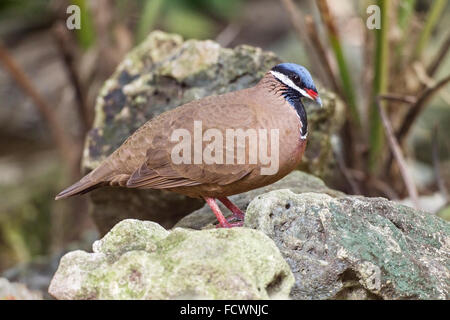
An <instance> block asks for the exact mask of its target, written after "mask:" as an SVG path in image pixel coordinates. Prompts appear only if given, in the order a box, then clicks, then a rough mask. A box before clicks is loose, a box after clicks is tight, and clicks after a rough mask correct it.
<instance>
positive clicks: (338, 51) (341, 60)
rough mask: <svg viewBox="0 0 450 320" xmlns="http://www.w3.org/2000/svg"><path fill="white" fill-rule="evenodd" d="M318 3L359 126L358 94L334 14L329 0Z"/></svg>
mask: <svg viewBox="0 0 450 320" xmlns="http://www.w3.org/2000/svg"><path fill="white" fill-rule="evenodd" d="M317 5H318V8H319V11H320V15H321V17H322V20H323V22H324V23H325V26H326V29H327V32H328V40H329V42H330V44H331V47H332V48H333V52H334V55H335V57H336V61H337V64H338V68H339V73H340V76H341V81H342V89H343V92H344V95H345V98H346V100H347V104H348V106H349V108H350V114H351V119H352V121H353V123H354V124H356V125H357V126H358V127H359V126H360V125H361V122H360V116H359V111H358V108H357V105H356V94H355V91H354V85H353V82H352V78H351V76H350V71H349V69H348V66H347V61H346V59H345V56H344V51H343V49H342V45H341V41H340V38H339V34H338V30H337V27H336V25H335V22H334V19H333V16H332V15H331V12H330V8H329V7H328V3H327V1H326V0H319V1H317Z"/></svg>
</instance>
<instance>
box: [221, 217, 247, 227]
mask: <svg viewBox="0 0 450 320" xmlns="http://www.w3.org/2000/svg"><path fill="white" fill-rule="evenodd" d="M230 220H232V219H230ZM230 220H225V221H224V222H219V224H218V225H217V226H216V228H234V227H242V226H243V225H244V221H238V222H230Z"/></svg>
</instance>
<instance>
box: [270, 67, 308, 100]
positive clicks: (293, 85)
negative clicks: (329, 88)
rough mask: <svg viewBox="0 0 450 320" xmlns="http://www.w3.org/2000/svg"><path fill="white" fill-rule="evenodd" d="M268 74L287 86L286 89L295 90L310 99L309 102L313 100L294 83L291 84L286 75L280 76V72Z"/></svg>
mask: <svg viewBox="0 0 450 320" xmlns="http://www.w3.org/2000/svg"><path fill="white" fill-rule="evenodd" d="M270 73H271V74H272V75H273V76H274V77H275V78H277V79H278V80H280V81H281V82H283V83H284V84H285V85H287V86H288V87H291V88H292V89H294V90H297V91H298V92H300V93H301V94H302V95H303V96H304V97H307V98H310V99H311V100H314V98H313V97H311V96H310V95H309V94H308V93H307V92H306V91H305V90H303V89H301V88H299V87H298V86H297V85H296V84H295V83H294V82H292V80H291V79H289V77H287V76H286V75H284V74H282V73H281V72H277V71H272V70H271V71H270Z"/></svg>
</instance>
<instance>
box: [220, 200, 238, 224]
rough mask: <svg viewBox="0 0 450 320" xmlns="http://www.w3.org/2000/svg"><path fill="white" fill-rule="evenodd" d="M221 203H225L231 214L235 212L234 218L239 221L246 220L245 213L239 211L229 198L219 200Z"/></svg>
mask: <svg viewBox="0 0 450 320" xmlns="http://www.w3.org/2000/svg"><path fill="white" fill-rule="evenodd" d="M218 199H219V200H220V202H222V203H223V205H224V206H225V207H227V208H228V209H229V210H230V211H231V212H233V217H234V218H237V219H239V220H244V213H243V212H242V211H241V209H239V208H238V207H237V206H236V205H235V204H234V203H233V202H231V201H230V199H228V198H227V197H222V198H218Z"/></svg>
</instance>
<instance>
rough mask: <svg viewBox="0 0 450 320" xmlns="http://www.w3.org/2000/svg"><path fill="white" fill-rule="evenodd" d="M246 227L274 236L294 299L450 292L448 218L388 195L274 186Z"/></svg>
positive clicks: (255, 204)
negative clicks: (291, 281)
mask: <svg viewBox="0 0 450 320" xmlns="http://www.w3.org/2000/svg"><path fill="white" fill-rule="evenodd" d="M244 226H245V227H249V228H254V229H258V230H261V231H263V232H264V233H265V234H267V235H268V236H269V237H270V238H272V239H273V240H274V241H275V243H276V244H277V246H278V248H279V249H280V251H281V253H282V254H283V256H284V258H285V259H286V260H287V262H288V263H289V265H290V267H291V270H292V272H293V273H294V276H295V280H296V281H295V286H294V288H293V290H292V292H291V296H292V298H294V299H449V298H450V297H449V290H450V271H449V270H450V269H449V268H450V224H449V223H448V222H446V221H444V220H442V219H440V218H438V217H436V216H434V215H432V214H429V213H426V212H423V211H417V210H414V209H412V208H410V207H406V206H403V205H400V204H396V203H394V202H391V201H388V200H386V199H382V198H364V197H357V196H341V197H337V198H333V197H331V196H330V195H328V194H323V193H302V194H296V193H294V192H292V191H290V190H286V189H285V190H276V191H271V192H269V193H266V194H263V195H261V196H258V197H257V198H256V199H254V200H253V201H252V202H251V203H250V205H249V207H248V209H247V213H246V220H245V225H244Z"/></svg>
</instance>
